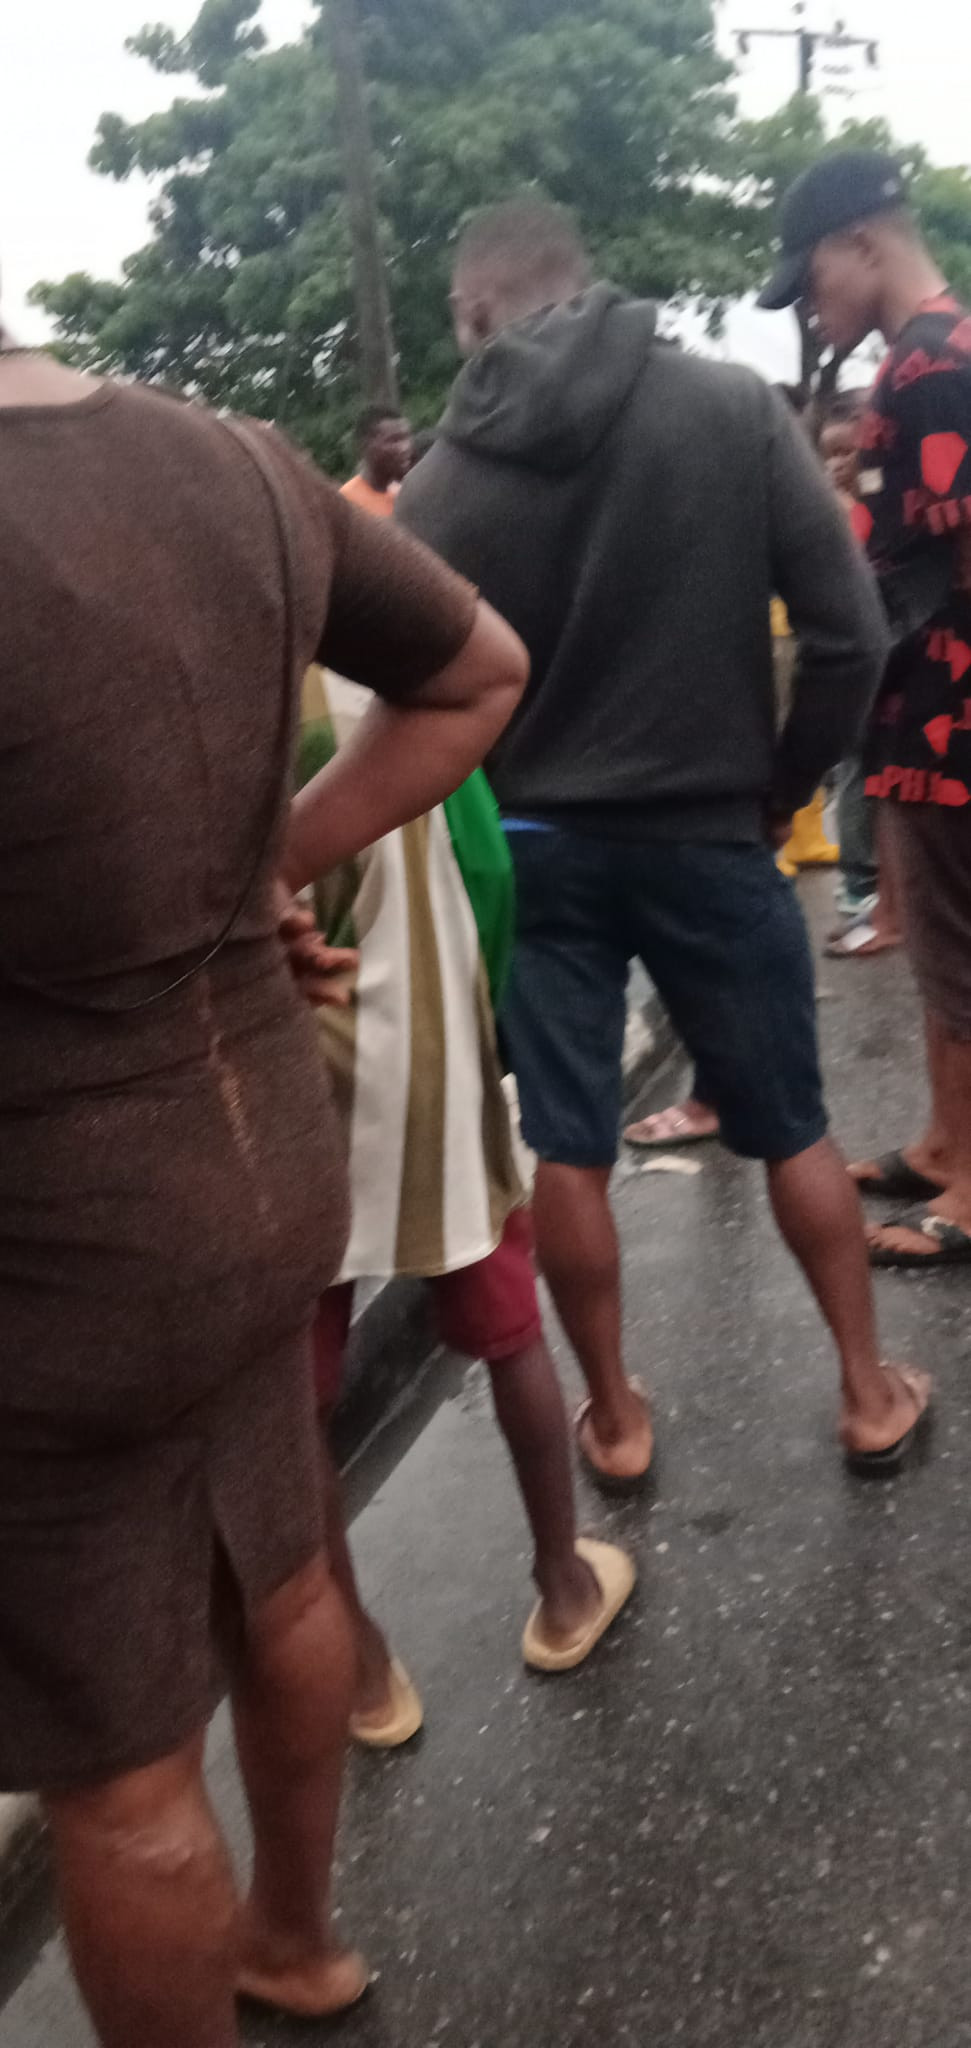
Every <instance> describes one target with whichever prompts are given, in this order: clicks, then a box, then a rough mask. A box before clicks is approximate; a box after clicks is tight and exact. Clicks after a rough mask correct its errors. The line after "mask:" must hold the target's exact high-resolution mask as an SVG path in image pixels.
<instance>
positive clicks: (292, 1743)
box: [233, 1557, 367, 2017]
mask: <svg viewBox="0 0 971 2048" xmlns="http://www.w3.org/2000/svg"><path fill="white" fill-rule="evenodd" d="M354 1676H355V1660H354V1639H353V1634H352V1630H351V1624H350V1621H349V1619H348V1616H347V1613H346V1611H345V1607H344V1602H343V1600H342V1598H341V1595H340V1592H339V1591H338V1588H337V1585H336V1582H335V1580H334V1578H333V1577H332V1575H331V1573H330V1572H329V1571H328V1569H327V1566H326V1564H325V1563H324V1560H323V1558H322V1557H321V1558H319V1559H316V1560H315V1561H314V1562H313V1563H312V1564H310V1565H308V1566H307V1568H306V1569H305V1570H304V1571H302V1572H300V1573H299V1574H298V1575H297V1576H296V1577H295V1578H294V1579H291V1581H290V1582H289V1584H288V1585H286V1586H284V1587H283V1588H282V1590H281V1591H280V1592H279V1593H277V1594H275V1595H274V1597H273V1599H271V1600H269V1601H267V1603H266V1605H265V1606H264V1608H263V1609H262V1610H261V1612H260V1613H259V1614H257V1615H256V1616H255V1617H254V1619H253V1621H252V1622H251V1624H250V1626H249V1631H248V1643H247V1651H246V1656H245V1662H244V1667H243V1670H242V1672H241V1674H240V1679H239V1683H238V1684H237V1685H236V1687H235V1688H234V1692H233V1712H234V1716H235V1722H236V1739H237V1744H238V1747H239V1757H240V1763H241V1765H242V1770H243V1777H244V1780H245V1784H246V1794H247V1798H248V1801H249V1807H250V1812H251V1815H252V1820H253V1837H254V1845H255V1855H254V1865H253V1883H252V1889H251V1892H250V1898H249V1903H248V1906H247V1907H246V1910H245V1914H244V1920H243V1952H242V1963H241V1968H240V1974H239V1979H238V1983H239V1988H240V1990H241V1991H244V1992H245V1993H246V1994H247V1995H248V1996H251V1997H256V1998H260V1999H262V2000H265V2001H266V2002H267V2003H268V2004H271V2005H276V2006H279V2007H280V2008H281V2010H283V2011H286V2012H292V2013H298V2014H301V2015H305V2016H308V2017H315V2016H318V2015H319V2016H321V2017H323V2016H325V2015H327V2014H329V2013H333V2012H337V2011H342V2010H343V2009H344V2008H345V2007H347V2006H348V2005H350V2004H353V2003H355V2002H356V2000H357V1998H359V1997H360V1996H361V1995H362V1993H363V1991H364V1989H365V1988H366V1984H367V1972H366V1969H365V1966H364V1965H363V1963H362V1962H361V1959H360V1957H359V1956H355V1955H353V1954H351V1953H349V1952H347V1951H345V1950H343V1949H342V1948H341V1947H340V1945H339V1944H338V1942H337V1940H336V1937H335V1935H334V1932H333V1928H332V1926H331V1918H330V1886H331V1865H332V1861H333V1853H334V1837H335V1833H336V1829H337V1817H338V1809H339V1806H340V1795H341V1780H342V1775H343V1766H344V1752H345V1747H346V1741H347V1727H348V1721H349V1718H350V1711H351V1696H352V1693H353V1689H354Z"/></svg>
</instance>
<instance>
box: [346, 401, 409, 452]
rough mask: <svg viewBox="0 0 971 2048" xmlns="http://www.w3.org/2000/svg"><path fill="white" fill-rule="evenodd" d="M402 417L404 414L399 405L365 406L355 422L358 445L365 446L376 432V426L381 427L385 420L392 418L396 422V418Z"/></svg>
mask: <svg viewBox="0 0 971 2048" xmlns="http://www.w3.org/2000/svg"><path fill="white" fill-rule="evenodd" d="M403 418H404V414H403V413H402V410H401V407H400V405H368V406H365V408H364V411H363V412H362V413H361V414H360V416H359V418H358V422H357V439H358V445H359V447H361V448H366V447H367V445H368V442H369V441H370V440H371V437H372V435H374V434H376V433H377V431H378V428H379V427H383V426H384V424H385V422H386V421H387V420H394V421H396V422H397V421H398V420H400V419H403Z"/></svg>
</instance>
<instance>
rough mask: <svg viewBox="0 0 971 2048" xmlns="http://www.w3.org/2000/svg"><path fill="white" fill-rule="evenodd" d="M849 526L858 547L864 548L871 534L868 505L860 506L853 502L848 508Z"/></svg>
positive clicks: (857, 502)
mask: <svg viewBox="0 0 971 2048" xmlns="http://www.w3.org/2000/svg"><path fill="white" fill-rule="evenodd" d="M850 525H851V526H852V528H853V532H854V533H855V535H856V538H857V540H858V541H859V543H860V546H861V547H864V548H865V547H866V544H867V541H868V540H869V539H870V536H871V534H872V532H873V513H872V512H871V511H870V508H869V506H868V505H861V504H860V503H859V501H858V500H857V501H855V502H854V504H853V505H852V506H851V507H850Z"/></svg>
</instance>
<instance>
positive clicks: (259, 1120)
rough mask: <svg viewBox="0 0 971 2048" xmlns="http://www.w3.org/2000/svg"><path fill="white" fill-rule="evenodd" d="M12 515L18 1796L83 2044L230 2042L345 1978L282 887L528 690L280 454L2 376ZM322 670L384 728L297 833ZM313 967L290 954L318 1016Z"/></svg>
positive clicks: (9, 373) (302, 1023) (8, 581)
mask: <svg viewBox="0 0 971 2048" xmlns="http://www.w3.org/2000/svg"><path fill="white" fill-rule="evenodd" d="M0 478H2V486H0V591H2V596H0V617H2V623H3V632H2V637H0V693H2V716H0V1330H2V1339H3V1341H2V1348H0V1787H3V1788H4V1789H9V1790H19V1789H25V1788H29V1789H33V1788H37V1787H39V1788H40V1789H41V1790H42V1792H43V1793H44V1796H45V1799H46V1803H47V1809H48V1812H49V1815H50V1819H51V1825H52V1833H53V1840H54V1849H55V1855H56V1860H57V1866H58V1873H59V1878H60V1884H61V1892H62V1897H63V1903H64V1913H65V1920H66V1925H67V1931H68V1938H69V1941H70V1944H71V1950H72V1955H73V1958H74V1963H75V1967H76V1970H77V1974H78V1977H79V1980H80V1983H81V1986H82V1990H83V1992H84V1995H85V1997H86V1999H87V2002H88V2005H89V2007H90V2010H91V2013H92V2015H93V2018H94V2023H95V2026H96V2028H97V2029H98V2032H99V2035H100V2038H101V2040H102V2041H103V2042H104V2043H105V2048H135V2044H136V2043H137V2044H138V2048H176V2044H178V2048H234V2044H235V2043H236V2041H237V2038H238V2037H237V2029H236V2020H235V2011H234V1995H235V1993H236V1992H237V1991H239V1990H244V1991H246V1992H248V1993H251V1994H254V1995H256V1996H258V1997H262V1998H264V1999H266V2000H268V2001H270V2002H272V2003H276V2004H279V2005H280V2006H282V2007H283V2008H287V2009H290V2010H293V2011H297V2012H306V2013H318V2012H327V2011H331V2010H334V2009H336V2008H338V2007H340V2006H342V2005H344V2004H346V2003H349V2002H351V2001H352V2000H353V1999H354V1998H355V1997H356V1996H358V1995H359V1994H360V1992H361V1990H362V1989H363V1987H364V1984H365V1983H366V1973H365V1972H364V1970H363V1967H362V1965H361V1963H360V1960H359V1959H358V1958H356V1957H353V1956H350V1955H347V1954H343V1953H341V1952H339V1951H338V1950H337V1949H336V1946H335V1944H334V1941H333V1938H332V1935H331V1931H330V1925H329V1918H328V1881H329V1869H330V1859H331V1851H332V1844H333V1834H334V1827H335V1821H336V1814H337V1804H338V1796H339V1780H340V1769H341V1758H342V1752H343V1743H344V1736H345V1728H346V1721H347V1714H348V1701H349V1691H350V1652H349V1645H348V1637H347V1631H346V1627H345V1622H344V1617H343V1612H342V1609H341V1607H340V1604H339V1601H338V1599H337V1596H336V1594H335V1591H334V1587H333V1584H332V1581H331V1578H330V1575H329V1573H328V1570H327V1566H326V1563H325V1560H324V1556H323V1551H322V1543H321V1523H320V1503H319V1498H318V1494H319V1484H318V1473H317V1467H316V1462H315V1451H314V1443H315V1438H314V1427H313V1407H312V1397H311V1381H310V1373H309V1366H308V1351H307V1330H308V1326H309V1322H310V1318H311V1315H312V1312H313V1308H314V1305H315V1303H316V1301H317V1300H318V1298H319V1296H320V1294H321V1292H322V1291H323V1289H324V1288H325V1287H326V1286H327V1284H328V1282H329V1281H330V1280H331V1279H332V1278H333V1276H334V1273H335V1272H336V1270H337V1266H338V1263H339V1260H340V1257H341V1253H342V1249H343V1239H344V1230H345V1190H344V1172H343V1167H342V1164H341V1161H340V1157H339V1141H338V1136H337V1132H336V1128H335V1126H334V1122H333V1115H332V1108H331V1104H330V1101H329V1099H328V1096H327V1092H326V1087H325V1083H324V1080H323V1070H322V1062H321V1060H320V1056H319V1050H318V1047H317V1043H316V1038H315V1034H314V1031H313V1027H312V1021H311V1017H310V1012H309V1009H308V1008H307V1006H306V1005H305V1004H303V1003H302V1002H301V1001H300V999H299V996H298V994H297V991H296V989H295V987H294V980H293V976H292V974H291V972H290V970H289V968H288V965H287V958H286V954H285V952H284V949H283V946H282V945H281V943H280V937H279V932H278V924H279V917H280V906H281V902H283V901H285V900H286V899H285V896H281V893H280V882H279V879H278V878H279V877H281V876H282V877H283V879H284V881H285V885H286V888H287V889H288V890H291V891H294V890H296V889H299V888H300V887H301V886H302V885H303V884H304V883H305V882H307V881H308V880H309V879H310V878H311V877H312V876H315V875H318V874H319V873H321V872H322V871H323V870H324V869H325V868H327V867H328V866H330V865H332V864H334V863H336V862H337V861H339V860H341V859H343V858H345V857H346V856H347V855H348V854H349V853H350V852H351V851H352V850H356V849H357V848H359V847H361V846H363V845H365V844H368V843H370V842H372V841H373V840H375V839H377V838H379V837H380V836H381V835H382V834H383V833H385V832H386V831H388V830H389V829H391V828H392V827H394V826H396V825H398V824H400V823H402V822H403V821H404V820H405V819H406V818H409V817H411V816H414V815H415V814H416V813H418V812H422V811H425V810H427V809H429V808H430V806H431V805H432V804H433V803H435V802H437V801H439V800H440V798H441V797H442V796H443V795H444V794H445V793H446V791H447V790H449V789H451V788H453V787H455V785H456V784H457V783H458V782H459V781H460V780H461V779H462V778H463V776H464V775H465V774H466V773H467V772H468V771H469V770H470V769H471V768H472V766H473V765H474V763H476V762H477V761H478V760H480V759H481V757H482V756H483V754H484V753H485V752H486V751H487V749H488V747H489V746H490V744H491V743H492V740H493V739H494V737H495V736H496V735H497V733H498V732H499V731H500V730H501V727H502V725H503V723H504V722H505V719H506V718H507V717H508V716H509V714H510V712H511V710H512V709H513V707H514V705H515V702H516V700H517V697H518V694H519V691H520V689H521V687H522V683H523V680H524V657H523V655H522V650H521V649H520V647H519V643H518V642H517V641H516V640H515V639H514V638H513V636H512V635H511V634H509V633H508V631H507V629H506V628H505V627H503V626H502V625H501V624H500V622H499V621H497V620H496V619H495V618H494V615H492V614H491V613H488V612H487V611H486V610H485V608H483V607H477V605H476V601H475V598H474V595H473V594H472V593H471V592H470V591H469V590H468V588H467V586H465V585H464V584H461V583H459V582H458V581H457V580H456V579H455V578H453V577H452V576H451V575H450V574H449V573H448V572H447V571H446V570H444V569H443V568H442V567H441V566H440V565H438V564H437V563H435V562H434V561H433V559H432V558H431V557H430V556H428V555H426V554H424V553H423V551H421V550H420V549H418V548H416V547H415V546H414V545H413V544H412V543H410V542H409V541H407V540H406V539H404V538H403V537H401V536H399V535H396V534H395V533H393V532H390V533H389V532H387V531H385V530H383V529H382V528H380V527H379V526H378V525H377V523H376V522H374V521H369V520H366V519H364V518H363V517H362V516H361V515H359V514H356V513H355V512H353V510H351V509H350V508H348V507H347V506H346V505H345V504H344V503H342V501H341V500H340V498H339V497H338V496H337V494H336V493H335V492H334V491H333V490H332V489H331V487H330V486H329V485H328V484H326V483H325V482H324V481H323V479H322V478H320V477H319V476H318V475H317V474H316V473H315V472H314V471H312V470H311V469H310V468H309V467H308V466H307V465H305V464H304V463H303V461H302V460H301V459H300V458H299V457H298V456H297V455H296V454H295V452H294V451H293V450H292V449H290V448H289V447H288V445H287V444H286V443H285V442H283V441H281V440H279V439H278V438H277V437H276V436H274V435H272V434H269V433H266V432H265V431H264V430H262V429H256V428H249V429H245V430H243V431H242V432H239V431H238V430H231V429H230V428H229V427H228V426H227V425H226V424H225V423H223V422H221V421H220V420H218V419H217V418H216V417H215V416H214V415H212V414H210V413H206V412H205V411H203V410H201V409H198V408H195V407H188V406H183V405H181V404H179V403H177V402H176V401H174V400H171V399H168V398H164V397H161V396H159V395H157V394H154V393H151V392H147V391H144V390H139V389H137V388H132V389H129V388H122V387H119V386H113V385H111V384H104V383H96V382H93V381H91V380H86V379H82V378H78V377H76V376H75V375H74V374H73V373H71V372H69V371H67V370H64V369H62V368H61V367H60V366H59V365H57V364H55V363H54V362H52V361H50V360H47V359H45V358H35V357H32V356H31V355H29V354H24V353H22V352H19V351H15V350H5V351H2V352H0ZM318 657H319V658H320V659H322V660H325V661H328V662H331V663H333V664H334V665H335V666H336V667H338V668H340V669H341V670H342V671H343V672H345V673H347V672H350V673H353V674H355V675H357V676H359V677H360V678H361V680H362V681H363V682H367V683H369V684H371V686H372V687H373V688H374V689H375V690H376V691H377V692H378V694H379V698H380V699H381V700H382V701H381V702H380V703H379V704H378V706H377V708H376V710H375V714H374V717H373V720H372V721H371V723H370V725H369V727H368V728H367V729H366V730H365V731H364V732H363V733H362V736H361V739H360V742H359V744H358V745H357V746H356V747H355V748H353V749H348V750H347V752H346V753H345V754H343V755H342V756H341V757H340V758H339V760H338V761H337V762H336V763H335V764H334V766H333V767H332V768H331V769H328V770H326V771H325V774H324V776H323V777H321V778H320V779H319V781H318V783H316V784H314V785H312V786H311V788H310V790H309V791H307V792H306V793H305V795H304V796H303V797H302V798H301V799H300V800H299V805H298V806H297V807H295V809H294V811H293V813H291V815H290V822H289V823H288V809H287V794H288V763H289V756H290V752H291V744H292V738H293V733H294V729H295V723H296V716H297V700H298V684H299V678H300V677H301V676H302V674H303V671H304V669H305V667H306V665H307V664H308V662H309V661H310V660H311V659H315V658H318ZM291 929H292V928H291ZM328 964H329V963H328V961H327V959H326V957H323V958H322V957H320V955H319V954H318V951H317V942H316V940H312V939H310V938H309V937H304V936H301V934H300V928H299V921H297V924H296V930H295V936H294V948H293V966H294V970H295V972H296V973H297V975H298V976H303V978H304V979H305V982H306V985H307V992H308V993H311V994H313V993H315V992H316V977H317V975H318V973H319V972H320V971H322V970H326V968H327V966H328ZM214 1649H218V1652H219V1662H217V1660H216V1659H215V1658H214V1655H213V1652H214ZM220 1668H223V1669H227V1668H228V1673H229V1678H230V1681H231V1685H232V1690H233V1697H234V1706H235V1712H236V1723H237V1730H238V1738H239V1750H240V1759H241V1764H242V1768H243V1772H244V1776H245V1779H246V1784H247V1790H248V1794H249V1798H250V1804H251V1807H252V1814H253V1822H254V1832H255V1842H256V1854H255V1866H254V1877H253V1888H252V1891H251V1895H250V1899H249V1903H248V1905H247V1907H246V1908H245V1909H243V1910H241V1909H239V1907H238V1906H237V1901H236V1896H235V1892H234V1887H233V1881H232V1877H231V1873H230V1870H229V1865H228V1860H227V1857H226V1854H225V1850H224V1848H223V1845H222V1843H221V1841H220V1839H219V1836H218V1833H217V1831H216V1828H215V1825H214V1822H213V1818H212V1815H211V1813H210V1811H209V1808H208V1805H207V1802H206V1796H205V1791H204V1786H203V1778H202V1766H201V1758H202V1740H203V1732H204V1729H205V1724H206V1720H207V1716H208V1712H209V1708H210V1705H211V1703H212V1700H213V1698H214V1696H215V1693H214V1686H215V1683H216V1682H217V1678H218V1672H219V1670H220Z"/></svg>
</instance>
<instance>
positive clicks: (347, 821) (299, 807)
mask: <svg viewBox="0 0 971 2048" xmlns="http://www.w3.org/2000/svg"><path fill="white" fill-rule="evenodd" d="M528 675H529V662H528V658H527V655H526V650H525V648H524V647H523V644H522V642H521V640H519V639H518V637H517V635H516V634H515V633H514V632H513V631H512V629H511V627H509V626H507V625H506V624H505V623H504V621H503V620H502V619H500V617H499V616H498V613H496V612H494V611H493V610H492V609H491V607H490V606H489V605H486V604H482V603H480V604H479V606H478V608H477V612H476V617H475V623H474V625H473V628H472V632H471V634H470V637H469V639H468V640H467V641H466V643H465V646H464V647H463V648H462V650H461V652H460V653H459V654H458V655H457V657H456V658H455V659H454V660H453V661H452V662H450V663H449V665H448V667H447V668H445V669H442V670H441V671H440V672H439V674H437V675H435V676H432V677H431V679H430V680H429V681H427V682H425V683H423V684H421V686H420V687H419V688H418V689H416V690H415V691H414V692H413V693H412V694H411V696H410V697H409V699H408V701H407V702H406V703H390V702H388V701H382V700H380V699H376V701H375V703H374V704H373V706H372V707H371V710H370V711H369V712H368V714H367V716H366V717H365V718H364V719H362V721H361V724H360V726H359V727H358V729H357V731H356V733H355V734H354V736H353V738H352V739H350V740H349V741H348V743H347V745H346V746H345V747H342V748H341V750H340V753H339V754H338V755H337V756H336V758H335V759H334V760H333V761H332V762H331V763H330V765H329V766H328V767H327V768H324V769H322V770H321V773H320V774H319V775H318V776H316V777H315V778H314V780H313V782H310V783H308V784H307V787H306V789H304V790H302V791H301V793H300V795H299V796H298V797H296V798H295V800H294V803H293V807H292V811H291V818H290V830H289V834H288V838H287V844H286V848H285V853H284V859H283V868H282V875H283V880H284V883H285V885H286V887H287V889H288V890H289V891H290V892H291V894H293V895H296V894H297V893H298V891H299V890H301V889H303V888H305V887H306V885H307V884H308V883H309V882H314V881H316V880H317V878H318V876H320V875H323V874H327V873H328V872H329V871H330V869H331V868H334V867H336V866H337V865H338V863H339V862H340V861H343V860H347V859H348V858H349V857H350V856H351V855H352V854H355V853H359V852H360V851H361V850H362V848H364V847H366V846H373V845H374V844H375V842H376V841H377V840H379V839H383V838H384V835H385V833H387V832H392V831H394V830H395V829H396V828H397V826H399V825H405V824H407V823H408V822H409V820H410V819H412V818H418V817H421V816H422V815H423V814H424V813H425V812H426V811H430V810H433V809H434V807H435V805H436V804H439V803H441V802H442V801H443V799H444V798H445V797H447V796H450V795H451V794H452V792H453V790H456V789H458V787H459V785H460V783H462V782H464V781H465V779H466V776H468V775H470V774H471V773H472V770H473V768H477V767H478V766H479V764H480V762H481V761H483V760H484V758H485V756H486V755H487V754H488V753H489V752H490V750H491V748H492V747H493V746H494V745H495V742H496V740H497V739H498V738H499V735H500V733H501V732H502V731H503V729H504V727H505V726H506V725H507V724H508V722H509V720H510V718H511V717H512V714H513V712H514V711H515V709H516V706H517V704H518V703H519V700H520V697H521V696H522V693H523V691H524V689H525V687H526V682H527V679H528Z"/></svg>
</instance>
